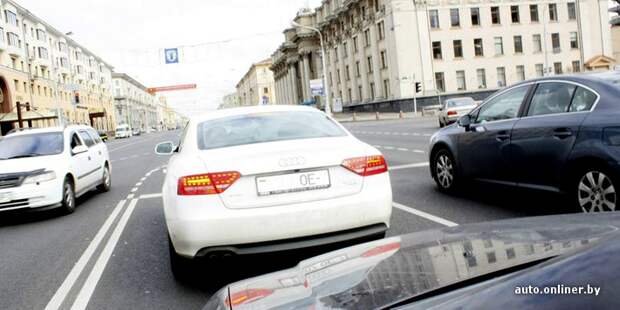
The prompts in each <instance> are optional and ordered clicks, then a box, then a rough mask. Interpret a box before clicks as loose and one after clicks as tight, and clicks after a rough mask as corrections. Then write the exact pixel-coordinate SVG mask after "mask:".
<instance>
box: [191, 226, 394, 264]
mask: <svg viewBox="0 0 620 310" xmlns="http://www.w3.org/2000/svg"><path fill="white" fill-rule="evenodd" d="M387 230H388V227H387V225H385V224H375V225H370V226H366V227H360V228H355V229H349V230H345V231H339V232H335V233H327V234H321V235H315V236H308V237H300V238H293V239H286V240H278V241H268V242H258V243H249V244H240V245H229V246H216V247H206V248H202V249H200V251H198V253H196V256H195V258H209V257H211V256H221V255H253V254H262V253H272V252H281V251H290V250H299V249H306V248H312V247H317V246H324V245H330V244H342V243H352V244H353V243H357V241H359V242H363V241H370V240H376V239H381V238H383V237H384V236H385V232H386V231H387Z"/></svg>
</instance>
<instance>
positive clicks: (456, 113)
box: [448, 111, 459, 116]
mask: <svg viewBox="0 0 620 310" xmlns="http://www.w3.org/2000/svg"><path fill="white" fill-rule="evenodd" d="M458 114H459V113H458V112H456V111H448V116H452V115H458Z"/></svg>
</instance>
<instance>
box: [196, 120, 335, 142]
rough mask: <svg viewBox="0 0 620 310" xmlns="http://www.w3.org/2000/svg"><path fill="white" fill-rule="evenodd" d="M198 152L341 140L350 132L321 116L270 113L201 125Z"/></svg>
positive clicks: (198, 133)
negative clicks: (333, 138)
mask: <svg viewBox="0 0 620 310" xmlns="http://www.w3.org/2000/svg"><path fill="white" fill-rule="evenodd" d="M197 136H198V148H199V149H201V150H211V149H217V148H223V147H229V146H236V145H244V144H254V143H263V142H273V141H283V140H295V139H309V138H323V137H341V136H346V132H345V131H344V130H342V128H340V126H338V124H336V123H335V122H333V121H332V120H330V119H329V118H328V117H327V116H325V115H324V114H322V113H318V112H269V113H256V114H248V115H239V116H232V117H226V118H220V119H215V120H209V121H206V122H202V123H200V124H198V131H197Z"/></svg>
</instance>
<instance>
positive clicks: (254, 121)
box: [156, 105, 392, 277]
mask: <svg viewBox="0 0 620 310" xmlns="http://www.w3.org/2000/svg"><path fill="white" fill-rule="evenodd" d="M156 151H157V153H158V154H172V155H173V156H172V157H171V159H170V162H169V163H168V172H167V175H166V178H165V181H164V185H163V190H162V193H163V204H164V213H165V218H166V225H167V227H168V233H169V239H170V241H171V242H170V254H171V267H172V271H173V273H174V274H175V276H177V277H180V276H183V275H186V274H187V273H188V270H189V269H191V268H188V267H187V266H188V264H191V261H192V260H194V259H198V258H215V257H224V256H235V255H245V254H257V253H264V252H278V251H283V250H293V249H301V248H307V247H316V246H322V245H327V244H334V243H340V242H355V241H357V240H369V239H378V238H382V237H383V236H385V232H386V230H387V229H388V227H389V224H390V215H391V210H392V188H391V184H390V178H389V175H388V167H387V163H386V161H385V159H384V157H383V156H382V155H381V153H380V152H379V151H378V150H377V149H375V148H374V147H372V146H370V145H368V144H366V143H364V142H361V141H360V140H358V139H357V138H355V137H354V136H352V135H351V134H350V133H349V132H348V131H347V130H346V129H345V128H344V127H343V126H341V125H340V124H338V123H337V122H336V121H334V120H333V119H332V118H330V117H329V116H327V115H326V114H325V113H323V112H321V111H319V110H317V109H314V108H310V107H303V106H284V105H281V106H257V107H243V108H234V109H226V110H219V111H214V112H209V113H208V114H206V115H203V116H197V117H193V118H192V119H191V120H190V121H189V123H188V125H187V127H186V128H185V131H184V133H183V135H182V137H181V141H180V144H179V145H178V146H177V145H174V144H173V143H172V142H164V143H160V144H159V145H158V146H157V150H156Z"/></svg>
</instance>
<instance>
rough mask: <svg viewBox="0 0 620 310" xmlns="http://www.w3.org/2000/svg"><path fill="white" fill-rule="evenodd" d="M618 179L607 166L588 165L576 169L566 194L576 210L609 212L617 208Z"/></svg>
mask: <svg viewBox="0 0 620 310" xmlns="http://www.w3.org/2000/svg"><path fill="white" fill-rule="evenodd" d="M618 190H620V179H619V178H618V175H616V174H614V173H613V172H612V171H610V170H609V169H608V168H606V167H604V166H601V165H589V167H583V168H580V169H577V171H576V172H575V173H574V177H573V178H572V182H571V187H570V189H569V191H568V195H570V196H571V200H572V202H573V205H574V208H575V210H576V211H577V212H584V213H590V212H609V211H616V210H618V206H619V205H620V203H619V200H620V199H619V198H620V197H619V195H618Z"/></svg>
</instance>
